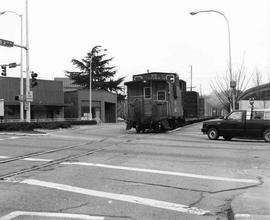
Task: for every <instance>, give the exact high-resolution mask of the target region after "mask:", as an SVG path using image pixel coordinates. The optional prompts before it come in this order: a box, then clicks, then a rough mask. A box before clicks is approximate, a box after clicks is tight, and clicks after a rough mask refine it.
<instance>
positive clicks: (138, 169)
mask: <svg viewBox="0 0 270 220" xmlns="http://www.w3.org/2000/svg"><path fill="white" fill-rule="evenodd" d="M61 164H63V165H81V166H95V167H102V168H109V169H119V170H128V171H137V172H145V173H156V174H163V175H172V176H184V177H190V178H198V179H209V180H220V181H229V182H241V183H255V184H257V183H259V181H258V180H252V179H236V178H227V177H218V176H208V175H199V174H192V173H182V172H173V171H164V170H153V169H142V168H134V167H123V166H113V165H106V164H95V163H83V162H64V163H61Z"/></svg>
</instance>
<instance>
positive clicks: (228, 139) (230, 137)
mask: <svg viewBox="0 0 270 220" xmlns="http://www.w3.org/2000/svg"><path fill="white" fill-rule="evenodd" d="M223 138H224V139H225V140H226V141H230V140H231V139H232V136H223Z"/></svg>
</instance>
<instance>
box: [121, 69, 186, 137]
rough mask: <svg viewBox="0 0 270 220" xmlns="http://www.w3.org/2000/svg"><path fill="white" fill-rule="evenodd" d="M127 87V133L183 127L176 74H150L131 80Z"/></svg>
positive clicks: (181, 106) (180, 95)
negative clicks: (181, 125)
mask: <svg viewBox="0 0 270 220" xmlns="http://www.w3.org/2000/svg"><path fill="white" fill-rule="evenodd" d="M125 85H126V86H127V118H126V123H127V129H131V128H135V129H136V131H137V133H140V132H141V131H142V132H144V131H145V130H146V129H155V130H159V131H163V130H169V129H173V128H175V127H177V126H179V125H180V124H183V123H184V121H185V119H184V111H183V97H182V92H181V89H180V86H181V83H180V82H179V77H178V75H177V74H176V73H163V72H151V73H145V74H138V75H134V76H133V80H132V81H130V82H126V83H125Z"/></svg>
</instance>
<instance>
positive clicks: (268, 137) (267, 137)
mask: <svg viewBox="0 0 270 220" xmlns="http://www.w3.org/2000/svg"><path fill="white" fill-rule="evenodd" d="M263 139H264V140H265V142H270V129H267V130H266V131H265V132H263Z"/></svg>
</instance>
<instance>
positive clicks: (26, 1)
mask: <svg viewBox="0 0 270 220" xmlns="http://www.w3.org/2000/svg"><path fill="white" fill-rule="evenodd" d="M25 40H26V48H27V50H26V96H28V94H29V92H30V78H29V38H28V0H25ZM25 108H26V122H30V121H31V104H30V102H29V101H26V102H25Z"/></svg>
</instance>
